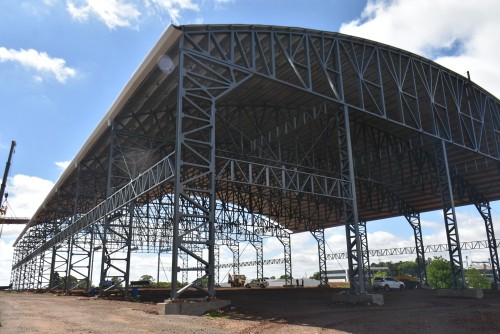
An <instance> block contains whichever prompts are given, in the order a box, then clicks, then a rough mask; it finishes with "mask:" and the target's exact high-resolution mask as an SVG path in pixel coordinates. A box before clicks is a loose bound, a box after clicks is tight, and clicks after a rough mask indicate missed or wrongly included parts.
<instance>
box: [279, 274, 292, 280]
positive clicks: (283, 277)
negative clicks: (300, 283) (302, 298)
mask: <svg viewBox="0 0 500 334" xmlns="http://www.w3.org/2000/svg"><path fill="white" fill-rule="evenodd" d="M287 278H292V279H293V277H291V276H290V277H288V275H286V274H285V275H281V276H280V279H287Z"/></svg>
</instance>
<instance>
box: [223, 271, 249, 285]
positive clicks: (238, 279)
mask: <svg viewBox="0 0 500 334" xmlns="http://www.w3.org/2000/svg"><path fill="white" fill-rule="evenodd" d="M246 280H247V277H246V276H245V275H231V274H229V275H228V276H227V282H228V283H229V284H230V285H231V287H232V288H238V287H242V286H245V283H246Z"/></svg>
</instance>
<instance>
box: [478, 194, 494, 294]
mask: <svg viewBox="0 0 500 334" xmlns="http://www.w3.org/2000/svg"><path fill="white" fill-rule="evenodd" d="M474 205H475V206H476V208H477V211H479V214H480V215H481V217H483V220H484V225H485V227H486V237H487V239H488V249H489V251H490V262H491V270H492V272H493V284H495V286H497V287H498V285H499V283H500V282H499V268H500V266H499V262H498V249H497V240H496V238H495V230H494V228H493V219H492V217H491V207H490V202H489V201H482V202H477V203H474Z"/></svg>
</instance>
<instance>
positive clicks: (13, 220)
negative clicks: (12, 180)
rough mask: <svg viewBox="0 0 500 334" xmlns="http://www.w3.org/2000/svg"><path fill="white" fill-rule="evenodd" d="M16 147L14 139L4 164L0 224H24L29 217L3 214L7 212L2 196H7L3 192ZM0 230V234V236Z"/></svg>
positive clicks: (0, 197)
mask: <svg viewBox="0 0 500 334" xmlns="http://www.w3.org/2000/svg"><path fill="white" fill-rule="evenodd" d="M15 148H16V141H15V140H13V141H12V144H11V146H10V151H9V158H8V159H7V163H6V165H5V171H4V173H3V179H2V185H1V186H0V224H26V223H27V222H28V221H29V219H27V218H6V217H5V214H6V212H7V206H3V205H2V204H3V200H4V197H5V198H7V195H6V194H5V188H6V187H7V177H8V176H9V170H10V165H11V163H12V156H13V155H14V149H15ZM1 235H2V234H1V230H0V236H1Z"/></svg>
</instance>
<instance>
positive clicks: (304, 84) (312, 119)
mask: <svg viewBox="0 0 500 334" xmlns="http://www.w3.org/2000/svg"><path fill="white" fill-rule="evenodd" d="M180 52H184V54H186V55H187V56H186V61H185V63H184V68H185V69H188V70H189V71H192V72H193V78H192V79H191V80H193V81H194V80H199V81H201V80H212V82H213V81H216V80H220V82H221V84H222V83H223V82H224V80H226V78H227V77H228V76H232V78H233V79H234V80H233V81H234V82H233V86H231V87H232V88H231V89H228V90H227V93H225V94H223V95H221V97H219V98H218V100H217V105H218V110H217V113H218V117H219V119H218V120H217V124H216V126H217V139H216V142H217V150H218V153H217V154H218V156H220V157H221V159H220V160H219V161H220V164H219V168H221V169H223V168H224V166H223V164H224V162H223V160H224V159H226V158H229V157H231V159H236V160H237V159H242V158H244V159H246V160H248V159H249V160H252V161H253V162H254V163H256V164H259V163H260V164H270V165H274V166H276V168H278V167H279V166H287V167H286V168H290V169H293V168H297V167H298V168H299V169H300V170H303V171H307V172H311V171H312V172H318V173H319V174H321V175H324V176H332V177H333V176H335V173H332V171H331V169H330V168H331V166H329V164H333V163H334V161H333V160H332V161H330V160H329V161H324V160H325V159H324V158H323V155H324V154H326V155H328V154H329V153H330V152H333V151H335V149H336V148H335V143H334V141H333V144H332V143H331V141H330V140H328V136H329V135H330V134H329V133H328V131H327V129H329V126H330V125H331V112H330V111H331V110H334V109H336V108H339V107H340V106H342V105H346V106H347V107H348V108H349V112H350V117H351V119H352V124H351V128H352V129H351V131H352V134H353V148H354V151H355V152H354V155H355V164H356V171H357V180H358V181H357V188H358V189H357V190H358V197H359V198H360V200H359V201H358V205H359V211H360V217H362V218H363V219H365V220H373V219H380V218H384V217H391V216H397V215H400V214H401V208H399V209H398V208H396V207H394V205H396V206H398V205H402V206H405V205H408V206H410V207H411V208H412V209H414V210H417V211H429V210H435V209H439V208H440V207H441V198H440V195H439V192H438V191H437V190H436V189H437V188H436V187H438V186H439V185H436V182H437V181H436V180H435V178H434V176H435V175H434V174H435V171H434V170H433V166H432V161H431V160H432V158H433V154H434V142H435V139H442V140H444V141H446V143H447V146H446V147H447V153H448V160H449V164H450V168H451V170H452V172H453V176H455V178H453V180H454V181H453V182H455V186H457V187H459V188H460V187H462V188H461V189H462V196H459V195H457V198H456V204H457V205H462V204H467V203H470V202H471V199H472V195H471V194H474V196H475V195H477V194H481V195H482V196H484V197H485V198H486V199H488V200H496V199H500V187H499V186H500V178H499V177H498V160H499V157H500V145H499V144H500V142H499V140H500V136H499V134H500V101H499V100H498V99H497V98H496V97H494V96H492V95H491V94H489V93H488V92H486V91H485V90H484V89H482V88H481V87H479V86H477V85H476V84H474V83H472V82H470V80H468V79H467V78H465V77H463V76H461V75H459V74H456V73H454V72H452V71H450V70H448V69H446V68H444V67H442V66H440V65H438V64H436V63H434V62H433V61H431V60H428V59H425V58H423V57H420V56H417V55H415V54H412V53H409V52H407V51H404V50H401V49H398V48H394V47H391V46H388V45H384V44H381V43H377V42H374V41H370V40H366V39H361V38H357V37H353V36H347V35H343V34H338V33H333V32H325V31H316V30H309V29H302V28H292V27H275V26H263V25H187V26H172V25H171V26H169V27H168V28H167V29H166V31H165V33H164V34H163V36H162V37H161V38H160V40H159V41H158V43H157V44H156V45H155V46H154V47H153V49H152V50H151V52H150V53H149V55H148V56H147V57H146V58H145V60H144V61H143V63H142V64H141V65H140V66H139V68H138V69H137V71H136V72H135V73H134V75H133V76H132V77H131V79H130V81H129V82H128V83H127V85H126V86H125V87H124V89H123V91H122V92H121V93H120V95H119V96H118V97H117V99H116V100H115V102H114V103H113V105H112V106H111V108H110V109H109V111H108V112H107V113H106V115H105V116H104V117H103V119H102V121H101V122H100V123H99V124H98V126H97V127H96V129H95V130H94V132H93V133H92V134H91V135H90V137H89V138H88V140H87V141H86V143H85V144H84V145H83V146H82V148H81V150H80V151H79V153H78V154H77V156H76V157H75V158H74V159H73V161H72V163H71V164H70V165H69V167H68V168H67V169H66V170H65V172H64V173H63V174H62V176H61V177H60V179H59V180H58V181H57V182H56V184H55V186H54V188H53V189H52V191H51V192H50V193H49V195H48V196H47V198H46V199H45V200H44V202H43V203H42V204H41V206H40V207H39V208H38V210H37V211H36V213H35V215H34V216H33V217H32V218H31V220H30V223H29V224H28V225H27V227H26V228H25V230H24V231H23V233H22V234H21V236H20V237H19V238H18V240H17V241H19V240H20V238H21V237H22V235H23V234H24V233H25V232H26V231H27V229H29V227H31V226H33V225H35V224H38V223H42V222H47V221H56V220H58V219H59V217H62V216H72V215H74V214H75V213H76V214H78V213H85V212H87V211H89V210H90V209H91V208H92V207H93V206H95V205H96V203H99V202H101V201H103V200H104V199H105V198H106V195H107V194H106V192H107V191H106V188H107V185H108V184H107V181H106V176H107V173H108V169H109V168H110V166H111V164H110V161H109V152H110V145H111V143H112V141H113V140H115V139H112V135H111V131H112V127H113V131H115V132H114V133H115V136H117V137H119V138H120V139H116V143H114V144H113V145H115V147H117V146H119V147H120V149H123V152H125V151H126V152H127V154H126V156H125V154H124V156H123V161H124V162H123V166H124V167H123V168H122V169H123V170H117V171H116V172H113V173H114V174H117V175H121V174H120V173H122V174H123V180H122V181H123V182H117V183H116V184H112V185H111V189H115V190H116V189H118V188H119V187H120V186H122V185H123V184H125V183H126V182H128V180H130V179H132V178H133V177H135V176H137V175H139V174H140V173H141V172H143V171H144V170H146V169H147V168H149V167H150V166H151V165H152V164H153V163H154V162H156V161H158V160H159V159H160V158H161V157H163V156H165V155H166V154H169V153H171V152H172V150H173V147H174V145H173V142H175V112H176V105H177V92H178V89H179V87H178V81H179V73H178V72H179V54H180ZM162 60H165V61H166V62H167V67H168V68H167V69H166V70H165V68H160V66H158V64H159V63H161V62H162ZM205 61H206V62H205ZM163 64H165V63H163ZM181 70H183V69H181ZM217 72H220V73H221V75H220V77H217V74H216V73H217ZM197 73H198V74H197ZM199 73H203V75H204V76H206V77H205V78H201V76H202V75H201V74H199ZM195 74H196V75H199V77H196V78H195V77H194V76H195ZM208 76H210V78H208ZM243 77H245V79H242V78H243ZM224 84H225V82H224ZM188 89H189V87H188ZM200 94H204V93H203V92H201V93H200ZM235 115H238V116H235ZM237 136H240V137H241V138H242V139H237V138H236V137H237ZM315 138H316V139H315ZM131 142H133V143H131ZM236 144H238V145H240V146H241V147H239V148H237V149H235V147H236V146H237V145H236ZM245 145H246V146H245ZM307 145H309V146H307ZM299 146H300V147H299ZM256 147H258V148H259V149H258V150H257V149H254V148H256ZM257 151H259V153H258V152H257ZM263 152H264V153H263ZM278 152H279V155H280V156H277V154H278ZM313 160H314V161H313ZM322 160H323V161H322ZM326 160H328V159H326ZM304 161H308V162H304ZM131 164H133V168H129V167H130V165H131ZM283 168H285V167H283ZM119 169H120V168H119ZM125 169H126V171H124V170H125ZM78 173H80V178H79V177H78ZM82 175H85V176H82ZM82 183H85V184H92V187H93V190H88V191H87V194H86V195H89V196H86V200H85V201H84V198H85V196H83V195H81V196H80V199H79V201H80V202H81V203H79V204H78V205H76V204H75V193H76V192H77V188H78V184H80V185H79V187H80V188H82V186H81V184H82ZM221 184H222V183H221ZM254 190H255V189H254ZM459 191H460V190H459ZM58 194H59V196H58ZM90 194H92V196H90ZM267 195H268V196H271V195H272V194H271V193H267ZM90 197H92V198H90ZM330 204H331V203H330ZM307 205H308V204H307V203H304V202H303V201H302V202H301V201H300V200H297V199H294V200H291V201H290V204H289V207H296V206H298V207H301V208H302V207H304V210H305V208H306V207H307ZM328 205H329V204H328V203H326V202H322V204H321V206H322V207H321V208H320V209H319V211H325V208H323V206H324V207H327V206H328ZM270 210H271V209H270V207H269V206H267V207H266V206H265V205H264V206H263V208H262V213H263V214H271V212H270ZM299 211H300V210H299ZM272 215H273V216H274V215H275V214H272ZM318 220H319V221H321V222H322V224H323V226H336V225H339V224H341V223H342V222H341V218H339V216H338V212H337V213H332V212H330V213H324V214H322V213H318ZM290 228H291V229H292V230H297V231H300V230H302V229H303V228H304V227H303V226H300V224H299V225H295V226H293V227H290ZM17 241H16V243H17Z"/></svg>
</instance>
